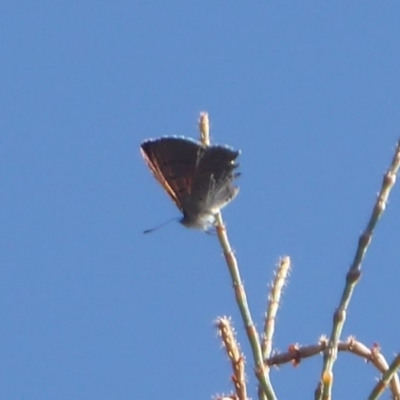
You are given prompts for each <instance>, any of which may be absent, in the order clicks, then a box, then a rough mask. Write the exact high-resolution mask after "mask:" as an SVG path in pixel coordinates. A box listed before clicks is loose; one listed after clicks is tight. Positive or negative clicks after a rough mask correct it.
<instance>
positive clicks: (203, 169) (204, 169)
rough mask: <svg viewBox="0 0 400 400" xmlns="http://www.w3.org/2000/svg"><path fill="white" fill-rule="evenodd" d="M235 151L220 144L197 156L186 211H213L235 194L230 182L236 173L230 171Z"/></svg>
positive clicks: (233, 169) (232, 168)
mask: <svg viewBox="0 0 400 400" xmlns="http://www.w3.org/2000/svg"><path fill="white" fill-rule="evenodd" d="M238 156H239V151H235V150H232V149H230V148H228V147H223V146H210V147H207V148H205V150H204V152H203V153H202V154H201V157H199V158H198V162H197V168H196V173H195V180H194V182H193V184H192V192H191V198H190V203H188V204H186V210H187V212H188V214H191V215H192V216H195V215H196V214H197V215H201V214H215V213H217V212H218V211H219V210H220V209H221V208H222V207H224V206H225V205H227V204H228V203H229V202H230V201H231V200H232V199H233V198H234V197H235V196H236V195H237V193H238V190H239V189H238V188H237V187H236V186H233V185H232V183H233V181H234V180H235V178H237V177H238V176H239V173H236V172H234V171H235V169H236V168H237V167H238V164H236V163H235V160H236V158H237V157H238Z"/></svg>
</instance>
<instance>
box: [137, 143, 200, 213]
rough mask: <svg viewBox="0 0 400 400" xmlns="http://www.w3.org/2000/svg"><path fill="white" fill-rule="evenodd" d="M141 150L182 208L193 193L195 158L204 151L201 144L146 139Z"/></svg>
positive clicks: (154, 172) (170, 194)
mask: <svg viewBox="0 0 400 400" xmlns="http://www.w3.org/2000/svg"><path fill="white" fill-rule="evenodd" d="M141 151H142V155H143V157H144V159H145V161H146V163H147V165H148V166H149V168H150V170H151V171H152V173H153V174H154V176H155V177H156V179H157V180H158V182H160V184H161V186H162V187H163V188H164V189H165V191H166V192H167V193H168V194H169V196H170V197H171V199H172V200H173V201H174V202H175V204H176V205H177V207H178V208H179V209H180V210H181V211H183V207H184V204H186V203H187V200H188V198H190V196H191V193H192V187H193V178H194V176H195V171H196V164H197V160H198V158H199V156H200V157H201V153H202V152H204V148H203V147H202V145H200V144H199V143H196V142H194V141H192V140H188V139H183V138H178V137H170V138H161V139H156V140H148V141H145V142H143V143H142V145H141Z"/></svg>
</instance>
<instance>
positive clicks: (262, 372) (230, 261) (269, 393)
mask: <svg viewBox="0 0 400 400" xmlns="http://www.w3.org/2000/svg"><path fill="white" fill-rule="evenodd" d="M199 129H200V134H201V141H202V142H203V143H204V144H206V145H209V144H210V136H209V120H208V114H207V113H206V112H202V113H201V114H200V119H199ZM215 220H216V222H215V227H216V232H217V236H218V240H219V242H220V245H221V247H222V250H223V252H224V256H225V260H226V264H227V266H228V269H229V273H230V276H231V280H232V285H233V290H234V292H235V298H236V302H237V304H238V307H239V311H240V314H241V316H242V320H243V323H244V326H245V330H246V333H247V337H248V339H249V342H250V346H251V349H252V352H253V359H254V363H255V374H256V376H257V378H258V380H259V382H260V385H261V387H262V389H263V392H264V394H265V396H266V397H267V399H268V400H276V396H275V393H274V390H273V389H272V385H271V382H270V380H269V376H268V374H267V373H266V369H267V368H266V366H265V365H264V362H263V357H262V352H261V345H260V339H259V336H258V332H257V330H256V328H255V325H254V323H253V319H252V317H251V313H250V309H249V306H248V304H247V298H246V292H245V290H244V287H243V283H242V279H241V277H240V272H239V267H238V263H237V260H236V257H235V255H234V254H233V251H232V248H231V246H230V243H229V240H228V235H227V232H226V228H225V225H224V222H223V220H222V215H221V213H218V214H217V215H216V216H215Z"/></svg>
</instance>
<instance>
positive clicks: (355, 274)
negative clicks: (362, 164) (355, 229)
mask: <svg viewBox="0 0 400 400" xmlns="http://www.w3.org/2000/svg"><path fill="white" fill-rule="evenodd" d="M399 166H400V140H399V142H398V143H397V146H396V151H395V154H394V156H393V159H392V163H391V165H390V167H389V169H388V171H387V172H386V173H385V175H384V177H383V182H382V187H381V190H380V193H379V195H378V198H377V200H376V202H375V205H374V208H373V210H372V214H371V217H370V219H369V222H368V224H367V227H366V228H365V230H364V232H363V233H362V235H361V236H360V238H359V241H358V246H357V251H356V254H355V256H354V260H353V263H352V264H351V266H350V269H349V271H348V273H347V276H346V284H345V287H344V290H343V293H342V297H341V299H340V303H339V307H338V308H337V310H336V311H335V313H334V319H333V327H332V332H331V336H330V341H329V344H328V347H327V349H326V351H325V352H324V363H323V368H322V373H321V378H320V381H319V383H318V386H317V389H316V390H315V399H319V400H321V399H323V400H326V399H331V397H332V393H331V392H332V383H333V365H334V363H335V361H336V358H337V346H338V343H339V339H340V335H341V333H342V330H343V326H344V323H345V321H346V312H347V308H348V305H349V302H350V299H351V297H352V295H353V292H354V289H355V286H356V284H357V282H358V280H359V278H360V276H361V263H362V261H363V259H364V256H365V253H366V251H367V249H368V247H369V244H370V243H371V239H372V234H373V231H374V228H375V226H376V224H377V222H378V221H379V219H380V217H381V216H382V214H383V212H384V210H385V208H386V204H387V201H388V197H389V194H390V191H391V189H392V188H393V186H394V184H395V182H396V174H397V172H398V170H399Z"/></svg>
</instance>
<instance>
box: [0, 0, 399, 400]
mask: <svg viewBox="0 0 400 400" xmlns="http://www.w3.org/2000/svg"><path fill="white" fill-rule="evenodd" d="M399 16H400V3H398V2H395V1H388V2H363V3H361V2H358V3H355V2H353V3H349V2H345V1H336V2H330V3H326V2H313V1H302V2H267V1H264V2H251V3H245V2H239V1H230V2H228V1H207V0H205V1H201V2H199V1H191V2H187V1H171V2H155V1H137V2H130V1H117V2H105V1H90V0H88V1H86V2H78V1H68V2H56V1H35V2H29V1H18V2H17V1H5V2H2V4H1V5H0V48H1V63H0V76H1V90H0V109H1V112H0V114H1V118H0V132H1V134H0V182H1V185H0V248H1V251H0V293H1V295H0V298H1V301H0V304H1V305H0V319H1V328H0V340H1V343H2V346H1V356H0V368H1V373H0V391H1V393H2V395H1V396H2V398H4V399H7V400H14V399H29V400H30V399H58V400H62V399H98V400H101V399H154V398H159V397H162V398H163V399H177V398H182V399H208V398H211V395H213V394H216V393H223V392H225V393H226V392H229V390H230V388H231V387H230V380H229V379H230V375H231V371H230V368H229V363H228V361H227V358H226V356H225V354H224V352H223V351H222V349H221V344H220V342H219V340H218V338H217V337H216V332H215V330H214V328H213V321H214V320H215V318H216V317H217V316H221V315H230V316H232V318H233V320H234V322H235V327H236V329H237V331H238V339H239V341H240V343H241V344H242V346H243V349H244V350H245V352H246V354H247V361H248V367H247V374H248V376H249V388H250V395H251V396H252V397H253V398H256V392H255V391H254V387H255V379H254V377H253V374H252V367H253V364H252V359H251V353H250V352H249V349H248V345H247V344H246V337H245V335H244V333H243V329H242V323H241V320H240V317H239V314H238V311H237V307H236V305H235V302H234V297H233V292H232V290H231V284H230V281H229V275H228V271H227V269H226V266H225V264H224V260H223V257H222V254H221V249H220V248H219V246H218V242H217V238H216V237H213V236H210V235H206V234H203V233H201V232H197V231H191V230H188V229H185V228H184V227H182V226H180V225H179V224H178V223H171V224H169V225H167V226H166V227H164V228H163V229H161V230H159V231H157V232H155V233H153V234H151V235H143V234H142V231H143V230H144V229H146V228H150V227H153V226H154V225H157V224H158V223H161V222H163V221H164V220H166V219H168V218H171V217H176V216H179V212H178V210H177V209H176V208H175V206H174V204H173V203H172V202H171V201H170V200H169V199H168V198H167V196H166V195H165V194H164V193H163V192H162V190H161V188H160V187H159V186H158V184H157V183H156V181H155V180H154V179H153V178H152V176H151V174H150V173H149V171H148V169H147V168H146V166H145V164H144V163H143V160H142V159H141V156H140V152H139V146H140V143H141V141H143V140H144V139H147V138H151V137H153V138H154V137H159V136H163V135H185V136H189V137H193V138H197V137H198V131H197V125H196V124H197V118H198V115H199V112H200V111H203V110H206V111H208V112H209V114H210V119H211V128H212V131H211V134H212V138H213V141H214V142H215V143H221V144H229V145H231V146H233V147H235V148H237V149H241V151H242V154H241V156H240V165H241V167H240V170H241V172H242V176H241V177H240V180H239V184H240V194H239V195H238V197H237V198H236V199H235V200H234V201H233V202H232V203H231V204H230V205H229V206H228V207H227V208H226V209H225V211H224V214H223V215H224V218H225V220H226V223H227V226H228V230H229V235H230V238H231V243H232V246H233V247H234V249H235V252H236V255H237V257H238V261H239V263H240V268H241V273H242V277H243V279H244V282H245V286H246V289H247V294H248V300H249V303H250V306H251V310H252V313H253V318H254V320H255V321H256V323H257V325H258V327H261V326H262V321H263V314H264V312H265V304H266V299H267V294H268V285H269V282H270V281H271V278H272V276H273V270H274V266H275V264H276V262H277V261H278V259H279V257H280V256H282V255H285V254H286V255H289V256H290V257H291V258H292V263H293V270H292V273H291V276H290V281H289V284H288V286H287V287H286V289H285V293H284V297H283V301H282V304H281V309H280V312H279V314H278V319H277V331H276V337H275V342H274V348H276V349H280V350H285V349H286V348H287V347H288V346H289V345H290V344H292V343H300V344H311V343H315V342H316V341H317V340H318V338H319V337H320V335H322V334H329V333H330V330H331V321H332V315H333V311H334V309H335V307H336V305H337V304H338V301H339V297H340V294H341V291H342V288H343V285H344V279H345V274H346V271H347V269H348V266H349V265H350V262H351V260H352V258H353V255H354V251H355V247H356V243H357V240H358V236H359V234H360V233H361V231H362V229H363V228H364V227H365V225H366V222H367V220H368V218H369V215H370V211H371V209H372V205H373V203H374V201H375V198H376V193H377V191H378V190H379V188H380V184H381V178H382V174H383V172H384V171H385V170H386V168H387V167H388V165H389V162H390V160H391V157H392V154H393V150H394V146H395V144H396V141H397V139H398V136H399V132H400V129H399V127H400V117H399V95H400V78H399V71H400V45H399V37H400V18H399ZM399 224H400V193H399V189H398V188H397V187H395V188H394V190H393V193H392V196H391V198H390V201H389V205H388V207H387V210H386V212H385V214H384V216H383V218H382V220H381V222H380V223H379V225H378V227H377V230H376V235H375V236H374V238H373V241H372V245H371V248H370V251H368V253H367V257H366V260H365V263H364V265H363V275H362V278H361V281H360V283H359V286H358V287H357V289H356V292H355V296H354V298H353V300H352V302H351V304H350V309H349V312H348V315H347V317H348V320H347V323H346V325H345V328H344V332H343V338H346V337H347V336H348V335H355V336H356V337H357V338H358V339H359V340H360V341H362V342H364V343H365V344H366V345H367V346H372V344H373V343H376V342H377V343H379V344H380V346H381V347H382V351H383V353H384V355H385V356H387V358H388V359H389V360H391V359H392V357H393V354H394V353H395V352H396V351H398V350H399V337H400V324H399V323H398V321H400V309H399V307H398V304H400V294H399V290H398V282H399V280H400V272H399V271H400V262H399V260H400V257H399V231H398V226H399ZM321 364H322V357H316V358H314V359H311V360H306V361H304V362H303V363H302V364H301V365H300V366H299V367H298V368H295V369H294V368H293V367H291V366H289V365H285V366H283V367H281V368H280V369H279V370H274V371H273V372H272V381H273V383H274V387H275V390H276V393H277V395H278V397H279V398H280V399H288V398H294V397H297V398H298V397H299V396H300V397H301V398H311V397H312V396H313V391H314V389H315V386H316V383H317V380H318V376H319V372H320V370H321ZM378 375H379V374H378V372H377V371H376V370H374V369H373V367H372V366H371V365H369V364H366V363H364V362H363V361H362V360H361V359H357V358H355V357H354V356H350V355H348V354H344V355H341V357H340V358H339V360H338V362H337V364H336V367H335V389H334V395H335V396H336V397H337V398H352V399H361V398H365V397H366V396H367V394H368V393H369V390H370V388H372V386H373V385H374V383H375V378H376V377H377V376H378ZM288 382H290V384H289V383H288ZM385 398H388V397H385Z"/></svg>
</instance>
